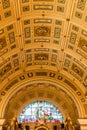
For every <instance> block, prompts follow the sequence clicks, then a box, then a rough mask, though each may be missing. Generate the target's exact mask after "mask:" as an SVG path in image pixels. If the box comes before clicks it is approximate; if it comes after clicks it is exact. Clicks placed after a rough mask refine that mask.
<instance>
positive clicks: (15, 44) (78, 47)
mask: <svg viewBox="0 0 87 130" xmlns="http://www.w3.org/2000/svg"><path fill="white" fill-rule="evenodd" d="M41 77H42V78H44V80H47V79H50V80H54V81H57V82H58V84H61V85H65V86H67V87H68V88H70V89H71V91H73V92H74V93H75V94H76V96H77V97H78V98H79V99H80V101H81V102H82V103H83V106H84V109H85V114H86V116H87V110H86V108H87V100H85V95H86V93H87V1H86V0H83V1H82V0H77V1H76V0H17V1H15V0H0V84H1V86H0V93H1V96H0V102H2V100H3V99H4V98H5V96H6V95H7V94H8V93H9V92H10V90H11V89H12V88H15V86H16V85H17V84H19V85H21V82H25V81H30V79H38V78H41ZM35 85H36V83H35ZM48 86H49V85H48ZM38 91H39V90H38ZM55 91H56V90H55ZM22 92H23V91H22ZM25 93H26V92H25ZM46 93H47V92H46ZM59 95H61V94H59ZM36 97H37V96H36ZM63 98H64V96H63ZM66 99H69V97H67V98H66ZM12 100H13V99H12ZM16 100H19V97H18V99H16V97H15V101H16ZM20 100H21V99H20ZM19 102H20V101H19ZM64 104H65V102H64ZM67 104H68V103H67ZM70 104H72V103H71V101H70ZM62 105H63V104H62ZM60 106H61V105H60ZM74 107H76V106H74ZM11 108H14V105H13V106H11ZM11 108H10V107H9V108H8V109H9V110H10V109H11ZM71 109H73V108H71ZM72 111H73V110H72ZM72 113H74V112H72ZM75 114H76V113H75ZM8 115H9V114H8ZM8 115H7V116H8ZM73 115H74V114H73ZM73 118H74V117H73Z"/></svg>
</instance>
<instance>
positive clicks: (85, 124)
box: [78, 118, 87, 130]
mask: <svg viewBox="0 0 87 130" xmlns="http://www.w3.org/2000/svg"><path fill="white" fill-rule="evenodd" d="M78 122H79V124H80V129H81V130H87V118H86V119H78Z"/></svg>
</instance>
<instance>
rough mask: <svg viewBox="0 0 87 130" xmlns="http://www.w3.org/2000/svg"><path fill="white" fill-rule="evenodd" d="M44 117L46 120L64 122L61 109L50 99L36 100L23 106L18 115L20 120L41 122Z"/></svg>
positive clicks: (22, 121)
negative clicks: (49, 100)
mask: <svg viewBox="0 0 87 130" xmlns="http://www.w3.org/2000/svg"><path fill="white" fill-rule="evenodd" d="M41 118H44V120H45V122H63V116H62V113H61V112H60V110H59V109H58V108H57V107H56V106H55V105H54V104H52V103H50V102H48V101H42V100H40V101H39V100H38V101H34V102H32V103H30V104H28V105H27V106H25V107H24V108H23V110H22V111H21V113H20V114H19V116H18V122H19V123H24V122H37V121H38V122H39V121H40V119H41Z"/></svg>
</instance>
